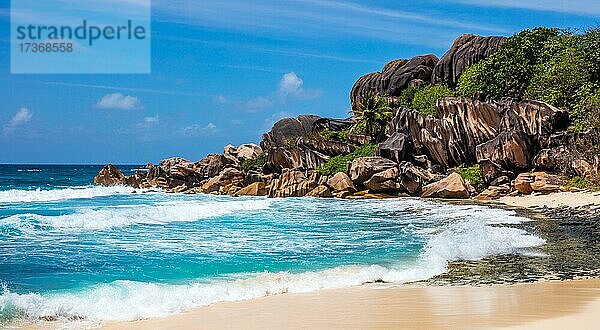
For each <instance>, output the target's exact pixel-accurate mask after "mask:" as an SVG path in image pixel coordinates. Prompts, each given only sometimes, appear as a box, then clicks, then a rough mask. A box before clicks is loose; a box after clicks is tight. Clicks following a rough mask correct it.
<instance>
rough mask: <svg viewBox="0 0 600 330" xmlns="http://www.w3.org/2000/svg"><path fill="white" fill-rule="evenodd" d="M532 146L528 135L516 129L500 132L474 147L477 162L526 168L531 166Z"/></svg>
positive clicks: (506, 167) (512, 167)
mask: <svg viewBox="0 0 600 330" xmlns="http://www.w3.org/2000/svg"><path fill="white" fill-rule="evenodd" d="M532 150H533V146H532V144H531V142H530V141H529V139H528V137H527V136H526V135H525V134H523V133H520V132H517V131H510V132H502V133H500V134H499V135H498V136H497V137H496V138H494V139H492V140H490V141H488V142H486V143H483V144H480V145H478V146H477V148H476V153H477V160H478V162H484V161H488V162H491V163H493V164H498V165H500V166H501V167H502V168H504V169H510V170H512V169H526V168H529V167H530V166H531V158H532Z"/></svg>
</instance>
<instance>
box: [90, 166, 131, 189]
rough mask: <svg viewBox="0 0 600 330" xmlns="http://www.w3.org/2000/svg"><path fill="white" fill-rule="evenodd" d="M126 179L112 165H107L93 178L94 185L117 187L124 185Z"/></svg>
mask: <svg viewBox="0 0 600 330" xmlns="http://www.w3.org/2000/svg"><path fill="white" fill-rule="evenodd" d="M126 180H127V178H126V177H125V175H123V173H121V171H119V170H118V169H117V168H116V167H115V166H114V165H112V164H108V165H106V166H104V168H102V170H100V172H99V173H98V175H96V177H95V178H94V184H95V185H99V186H118V185H123V184H125V183H126Z"/></svg>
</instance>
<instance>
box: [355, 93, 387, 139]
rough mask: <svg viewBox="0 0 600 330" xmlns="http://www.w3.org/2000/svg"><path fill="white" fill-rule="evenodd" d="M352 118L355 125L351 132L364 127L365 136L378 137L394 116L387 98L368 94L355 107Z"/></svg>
mask: <svg viewBox="0 0 600 330" xmlns="http://www.w3.org/2000/svg"><path fill="white" fill-rule="evenodd" d="M353 111H354V118H355V119H356V122H357V124H356V125H355V127H354V129H353V130H352V131H353V132H355V133H357V130H358V129H359V128H363V127H364V133H363V134H365V135H368V136H371V137H375V138H377V137H379V136H380V135H381V134H382V132H383V131H384V129H385V126H386V125H387V124H388V123H389V121H390V120H391V119H392V117H393V115H394V110H393V109H392V106H391V101H390V98H389V97H388V96H385V95H378V94H375V93H369V94H367V95H365V96H364V97H363V100H362V101H361V102H359V103H358V104H357V105H356V108H355V109H354V110H353Z"/></svg>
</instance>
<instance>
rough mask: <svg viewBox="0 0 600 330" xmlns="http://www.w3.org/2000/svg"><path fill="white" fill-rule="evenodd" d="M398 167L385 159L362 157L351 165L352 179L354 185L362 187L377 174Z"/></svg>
mask: <svg viewBox="0 0 600 330" xmlns="http://www.w3.org/2000/svg"><path fill="white" fill-rule="evenodd" d="M397 165H398V164H396V163H395V162H394V161H391V160H389V159H385V158H383V157H360V158H357V159H355V160H354V161H352V164H351V165H350V171H349V174H350V179H351V180H352V182H354V184H357V185H360V184H363V183H364V182H365V181H367V180H369V179H370V178H371V177H372V176H373V175H374V174H375V173H379V172H383V171H385V170H388V169H390V168H393V167H396V166H397Z"/></svg>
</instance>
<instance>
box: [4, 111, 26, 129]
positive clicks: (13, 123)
mask: <svg viewBox="0 0 600 330" xmlns="http://www.w3.org/2000/svg"><path fill="white" fill-rule="evenodd" d="M31 118H33V112H31V111H30V110H29V109H27V108H21V109H19V111H17V113H15V115H14V116H13V117H12V119H11V120H10V121H9V122H8V123H7V124H6V125H4V132H5V133H7V132H10V131H12V130H14V129H15V128H17V127H18V126H21V125H23V124H25V123H27V122H29V121H30V120H31Z"/></svg>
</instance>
